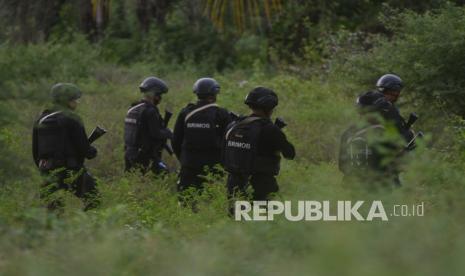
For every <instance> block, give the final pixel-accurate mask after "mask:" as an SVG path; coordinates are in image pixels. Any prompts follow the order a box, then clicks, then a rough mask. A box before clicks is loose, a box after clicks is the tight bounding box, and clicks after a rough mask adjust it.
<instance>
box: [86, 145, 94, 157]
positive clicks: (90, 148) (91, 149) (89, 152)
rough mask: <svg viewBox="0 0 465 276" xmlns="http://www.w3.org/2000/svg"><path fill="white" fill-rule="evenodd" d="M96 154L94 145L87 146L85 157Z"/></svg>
mask: <svg viewBox="0 0 465 276" xmlns="http://www.w3.org/2000/svg"><path fill="white" fill-rule="evenodd" d="M96 156H97V149H96V148H95V147H94V146H89V150H88V151H87V154H86V158H87V159H94V158H95V157H96Z"/></svg>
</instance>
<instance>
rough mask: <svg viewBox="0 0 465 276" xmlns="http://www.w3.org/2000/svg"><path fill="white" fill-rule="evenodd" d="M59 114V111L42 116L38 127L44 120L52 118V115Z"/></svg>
mask: <svg viewBox="0 0 465 276" xmlns="http://www.w3.org/2000/svg"><path fill="white" fill-rule="evenodd" d="M59 113H61V111H56V112H53V113H50V114H48V115H46V116H44V117H43V118H42V119H40V120H39V125H40V124H42V123H43V122H44V121H45V120H47V118H50V117H52V116H54V115H57V114H59Z"/></svg>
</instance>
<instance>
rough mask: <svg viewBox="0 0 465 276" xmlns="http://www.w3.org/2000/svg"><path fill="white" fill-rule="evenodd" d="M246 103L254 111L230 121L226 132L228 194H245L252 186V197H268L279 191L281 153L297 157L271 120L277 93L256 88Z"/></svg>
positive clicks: (256, 198) (263, 198) (257, 198)
mask: <svg viewBox="0 0 465 276" xmlns="http://www.w3.org/2000/svg"><path fill="white" fill-rule="evenodd" d="M245 104H247V105H248V106H249V107H250V108H251V109H252V114H251V115H250V116H246V117H240V118H239V119H238V120H236V121H234V122H233V123H231V124H230V126H228V130H227V132H226V134H225V150H224V163H225V168H226V170H227V171H228V172H229V176H228V184H227V186H228V194H229V196H233V195H234V194H235V193H236V192H241V193H244V192H245V191H246V190H247V188H248V186H249V185H250V186H252V188H253V194H252V199H253V200H267V199H268V198H269V195H270V193H274V192H277V191H278V190H279V187H278V183H277V182H276V178H275V176H276V175H278V173H279V170H280V161H281V154H282V155H283V156H284V158H286V159H294V157H295V149H294V146H293V145H292V144H291V143H290V142H289V141H288V140H287V138H286V136H285V134H284V133H283V132H282V130H281V129H280V128H279V127H278V126H277V125H275V124H273V123H272V121H271V119H270V118H271V115H272V113H273V110H274V108H275V107H276V106H277V105H278V96H277V95H276V93H275V92H273V91H272V90H270V89H268V88H265V87H257V88H255V89H253V90H252V91H251V92H250V93H249V94H248V95H247V97H246V99H245Z"/></svg>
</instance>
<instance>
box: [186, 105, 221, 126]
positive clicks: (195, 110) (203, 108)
mask: <svg viewBox="0 0 465 276" xmlns="http://www.w3.org/2000/svg"><path fill="white" fill-rule="evenodd" d="M210 107H218V105H217V104H216V103H212V104H207V105H204V106H201V107H199V108H196V109H194V110H192V111H191V112H189V113H187V115H186V118H185V119H184V122H187V120H189V118H190V117H192V115H194V114H195V113H197V112H200V111H202V110H205V109H207V108H210Z"/></svg>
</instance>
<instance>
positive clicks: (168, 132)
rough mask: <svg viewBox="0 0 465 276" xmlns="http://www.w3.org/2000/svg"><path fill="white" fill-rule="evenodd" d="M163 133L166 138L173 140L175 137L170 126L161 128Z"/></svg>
mask: <svg viewBox="0 0 465 276" xmlns="http://www.w3.org/2000/svg"><path fill="white" fill-rule="evenodd" d="M161 134H162V135H163V137H164V138H165V139H168V140H172V139H173V132H172V131H171V129H169V128H164V129H162V130H161Z"/></svg>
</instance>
